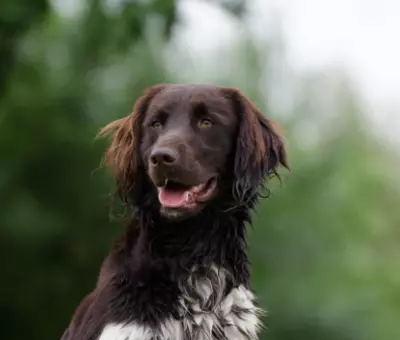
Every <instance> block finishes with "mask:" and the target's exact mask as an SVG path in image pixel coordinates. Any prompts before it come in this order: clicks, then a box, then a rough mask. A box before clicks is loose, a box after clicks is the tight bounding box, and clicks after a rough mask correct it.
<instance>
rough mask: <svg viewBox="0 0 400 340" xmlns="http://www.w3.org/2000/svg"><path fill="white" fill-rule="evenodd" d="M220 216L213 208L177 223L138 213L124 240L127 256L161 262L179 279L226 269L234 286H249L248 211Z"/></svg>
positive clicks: (147, 212)
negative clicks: (211, 269) (195, 272)
mask: <svg viewBox="0 0 400 340" xmlns="http://www.w3.org/2000/svg"><path fill="white" fill-rule="evenodd" d="M213 209H215V208H213ZM218 215H219V217H216V216H217V215H216V212H215V210H212V211H211V208H210V209H205V210H204V211H203V212H201V213H200V214H199V215H197V216H194V217H191V218H189V219H186V220H182V221H174V220H168V219H167V218H164V217H162V216H161V215H155V214H154V212H149V211H147V210H145V209H137V210H136V212H135V214H134V215H133V217H132V219H131V221H130V223H129V224H128V228H127V230H126V233H125V235H124V237H123V240H124V245H123V247H124V248H125V251H124V253H125V254H126V255H127V256H133V257H134V258H135V259H142V261H141V262H142V265H146V264H147V263H148V262H149V261H152V262H153V263H154V262H158V263H161V262H162V263H163V265H167V266H169V267H170V268H171V270H173V271H174V272H175V271H177V273H176V274H177V275H185V274H187V273H189V272H190V271H191V270H192V269H193V268H194V267H197V268H198V267H204V268H207V267H210V266H211V265H215V266H217V267H220V268H224V269H226V270H227V271H228V272H229V273H230V274H231V275H232V278H233V281H234V282H233V283H234V284H243V285H246V286H248V284H249V270H248V258H247V255H246V246H247V243H246V223H248V222H250V220H249V219H250V217H249V216H250V215H249V211H248V210H247V209H240V210H239V209H236V210H232V211H229V212H225V211H220V212H218ZM128 254H129V255H128ZM135 262H137V261H135Z"/></svg>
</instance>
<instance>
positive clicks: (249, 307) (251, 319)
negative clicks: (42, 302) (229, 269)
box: [99, 267, 261, 340]
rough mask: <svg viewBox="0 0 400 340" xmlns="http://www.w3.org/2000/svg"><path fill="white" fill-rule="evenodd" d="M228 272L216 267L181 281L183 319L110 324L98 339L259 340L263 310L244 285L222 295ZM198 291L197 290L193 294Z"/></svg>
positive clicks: (181, 311) (181, 312)
mask: <svg viewBox="0 0 400 340" xmlns="http://www.w3.org/2000/svg"><path fill="white" fill-rule="evenodd" d="M225 285H226V274H225V272H224V271H223V270H220V269H218V268H216V267H212V268H210V270H209V271H207V273H206V274H205V275H204V274H203V275H201V276H199V275H198V274H196V272H195V271H194V274H193V275H192V276H190V277H189V279H188V280H186V281H184V282H182V283H181V285H180V286H181V291H182V295H181V298H180V311H179V312H180V314H181V315H182V318H181V320H176V319H167V320H161V321H160V327H158V328H157V329H152V328H150V327H148V326H144V325H140V324H137V323H125V324H108V325H106V327H105V328H104V329H103V332H102V333H101V335H100V337H99V340H213V335H216V336H217V338H218V339H229V340H256V339H258V336H257V333H258V331H259V328H260V326H261V324H260V320H259V316H260V313H261V310H260V309H259V308H257V307H256V306H255V305H254V296H253V294H252V292H251V291H249V290H248V289H246V288H245V287H244V286H239V287H237V288H234V289H232V290H231V291H230V292H229V293H228V295H226V296H225V297H223V292H224V289H225ZM193 293H195V294H193Z"/></svg>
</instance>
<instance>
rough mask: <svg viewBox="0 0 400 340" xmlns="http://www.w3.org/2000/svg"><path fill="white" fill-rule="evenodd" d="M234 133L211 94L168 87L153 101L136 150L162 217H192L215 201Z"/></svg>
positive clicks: (230, 117)
mask: <svg viewBox="0 0 400 340" xmlns="http://www.w3.org/2000/svg"><path fill="white" fill-rule="evenodd" d="M236 127H237V117H236V115H235V113H234V111H233V107H232V105H231V103H230V102H229V100H228V99H227V98H225V97H224V96H223V95H222V93H220V91H216V89H215V88H210V87H199V86H170V87H167V88H165V89H164V90H163V91H161V92H160V93H158V94H157V95H155V96H154V98H153V100H152V101H151V103H150V104H149V106H148V108H147V113H146V115H145V117H144V120H143V123H142V141H141V148H140V150H141V158H142V161H143V163H144V164H145V167H146V170H147V173H148V175H149V177H150V179H151V181H152V183H153V185H154V186H155V187H157V191H158V199H159V202H160V205H161V211H162V213H163V214H164V215H167V216H170V217H172V216H176V217H178V216H179V217H182V216H185V215H191V214H195V213H197V212H198V211H199V210H201V209H202V207H204V206H205V205H206V204H207V202H210V201H211V200H212V199H213V198H215V197H216V196H217V193H218V189H219V185H218V181H221V176H222V175H224V173H225V170H226V165H227V157H228V155H229V153H230V152H231V150H232V145H233V136H234V134H235V132H236Z"/></svg>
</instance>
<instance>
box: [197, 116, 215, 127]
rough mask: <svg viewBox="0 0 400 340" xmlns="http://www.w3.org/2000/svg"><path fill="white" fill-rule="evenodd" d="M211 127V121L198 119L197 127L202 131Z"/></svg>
mask: <svg viewBox="0 0 400 340" xmlns="http://www.w3.org/2000/svg"><path fill="white" fill-rule="evenodd" d="M212 125H213V123H212V121H211V120H209V119H206V118H205V119H200V120H199V127H200V128H202V129H208V128H210V127H211V126H212Z"/></svg>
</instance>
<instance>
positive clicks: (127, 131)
mask: <svg viewBox="0 0 400 340" xmlns="http://www.w3.org/2000/svg"><path fill="white" fill-rule="evenodd" d="M164 87H165V86H164V85H156V86H153V87H151V88H149V89H148V90H146V91H145V93H144V95H142V96H141V97H140V98H139V99H138V100H137V101H136V103H135V106H134V108H133V112H132V113H131V114H130V115H129V116H127V117H124V118H121V119H118V120H116V121H113V122H111V123H110V124H108V125H106V126H105V127H104V128H103V129H101V131H100V133H99V134H98V136H97V137H98V138H101V137H105V136H108V135H111V136H112V142H111V145H110V146H109V147H108V149H107V150H106V152H105V155H104V158H103V164H104V165H106V166H108V167H109V168H110V170H111V173H112V175H113V176H114V178H115V180H116V184H117V193H118V195H119V197H120V198H121V199H122V201H123V202H125V203H134V202H135V201H136V198H137V197H138V195H140V193H139V192H138V190H139V187H140V185H138V184H140V182H141V174H140V172H141V169H142V168H143V166H142V164H141V157H140V147H139V144H140V140H141V126H142V122H143V119H144V115H145V114H146V111H147V107H148V106H149V103H150V101H151V100H152V98H154V96H155V95H156V94H157V93H159V92H160V91H161V90H162V89H163V88H164Z"/></svg>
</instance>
